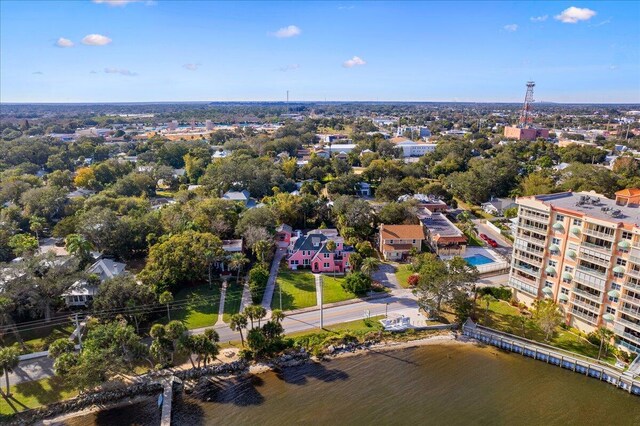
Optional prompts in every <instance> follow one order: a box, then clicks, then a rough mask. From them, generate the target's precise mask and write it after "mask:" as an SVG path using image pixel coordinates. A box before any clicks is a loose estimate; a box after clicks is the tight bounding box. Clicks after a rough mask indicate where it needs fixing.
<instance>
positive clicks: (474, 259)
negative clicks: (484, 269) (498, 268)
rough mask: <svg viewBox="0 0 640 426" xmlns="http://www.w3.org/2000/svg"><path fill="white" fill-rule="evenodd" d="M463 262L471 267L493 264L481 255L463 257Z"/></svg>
mask: <svg viewBox="0 0 640 426" xmlns="http://www.w3.org/2000/svg"><path fill="white" fill-rule="evenodd" d="M464 260H466V261H467V263H468V264H469V265H473V266H478V265H486V264H487V263H493V262H495V261H494V260H493V259H490V258H488V257H487V256H483V255H481V254H474V255H473V256H469V257H465V258H464Z"/></svg>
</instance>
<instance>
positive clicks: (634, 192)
mask: <svg viewBox="0 0 640 426" xmlns="http://www.w3.org/2000/svg"><path fill="white" fill-rule="evenodd" d="M639 195H640V189H638V188H627V189H621V190H620V191H618V192H616V196H619V197H637V196H639Z"/></svg>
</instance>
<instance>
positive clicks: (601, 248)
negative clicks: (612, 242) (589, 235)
mask: <svg viewBox="0 0 640 426" xmlns="http://www.w3.org/2000/svg"><path fill="white" fill-rule="evenodd" d="M582 246H583V247H587V248H590V249H593V250H598V251H600V252H602V253H606V254H608V255H611V247H613V246H610V247H607V246H603V245H600V244H593V243H590V242H588V241H583V242H582Z"/></svg>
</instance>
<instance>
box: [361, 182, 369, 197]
mask: <svg viewBox="0 0 640 426" xmlns="http://www.w3.org/2000/svg"><path fill="white" fill-rule="evenodd" d="M358 195H360V196H361V197H371V185H369V184H368V183H367V182H359V183H358Z"/></svg>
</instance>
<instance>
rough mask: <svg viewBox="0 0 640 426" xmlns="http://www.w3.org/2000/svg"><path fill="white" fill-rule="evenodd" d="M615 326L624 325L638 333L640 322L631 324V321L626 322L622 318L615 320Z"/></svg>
mask: <svg viewBox="0 0 640 426" xmlns="http://www.w3.org/2000/svg"><path fill="white" fill-rule="evenodd" d="M616 324H620V325H624V326H626V327H628V328H630V329H632V330H634V331H637V332H638V333H640V322H633V321H629V320H626V319H624V318H618V319H617V320H616Z"/></svg>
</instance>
